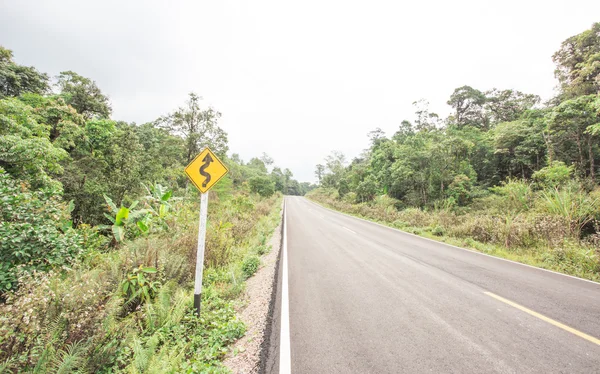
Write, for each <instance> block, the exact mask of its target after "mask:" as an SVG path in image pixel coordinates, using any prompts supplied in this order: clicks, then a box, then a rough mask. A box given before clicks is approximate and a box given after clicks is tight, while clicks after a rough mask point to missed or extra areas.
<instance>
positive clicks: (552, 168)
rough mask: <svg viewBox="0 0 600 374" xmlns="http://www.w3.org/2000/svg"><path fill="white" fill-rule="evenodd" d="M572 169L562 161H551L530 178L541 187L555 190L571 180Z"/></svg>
mask: <svg viewBox="0 0 600 374" xmlns="http://www.w3.org/2000/svg"><path fill="white" fill-rule="evenodd" d="M573 169H574V166H573V165H571V166H567V165H565V163H564V162H562V161H553V162H552V164H551V165H548V166H546V167H545V168H542V169H540V170H538V171H536V172H535V173H533V176H532V177H533V180H535V181H536V182H537V183H538V184H539V185H540V186H541V187H544V188H556V187H559V186H562V185H564V184H565V183H567V182H568V181H569V180H571V176H572V175H573Z"/></svg>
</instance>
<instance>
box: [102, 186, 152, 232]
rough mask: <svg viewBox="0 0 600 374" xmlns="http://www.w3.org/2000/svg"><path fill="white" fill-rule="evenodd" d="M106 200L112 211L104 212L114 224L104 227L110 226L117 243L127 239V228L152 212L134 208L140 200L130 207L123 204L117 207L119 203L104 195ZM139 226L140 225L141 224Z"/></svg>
mask: <svg viewBox="0 0 600 374" xmlns="http://www.w3.org/2000/svg"><path fill="white" fill-rule="evenodd" d="M104 200H106V204H107V205H108V210H109V212H110V213H111V214H107V213H104V216H105V217H106V218H107V219H108V220H109V221H111V222H112V225H111V226H103V227H102V228H110V229H111V231H112V234H113V237H114V240H115V241H116V242H117V243H121V242H123V240H125V230H126V228H127V227H128V226H129V225H130V224H133V223H136V222H139V220H140V219H141V218H143V217H145V216H146V215H148V213H149V212H150V211H149V210H148V209H139V210H134V209H135V207H136V206H137V205H138V203H139V202H138V201H134V202H133V203H131V205H130V206H129V207H124V206H122V205H121V207H119V208H117V205H116V204H115V203H114V202H113V201H112V199H111V198H110V197H108V196H106V195H104ZM137 226H138V227H140V225H137ZM140 230H141V228H140ZM146 231H147V230H146ZM142 232H144V230H142Z"/></svg>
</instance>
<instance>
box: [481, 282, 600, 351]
mask: <svg viewBox="0 0 600 374" xmlns="http://www.w3.org/2000/svg"><path fill="white" fill-rule="evenodd" d="M484 294H486V295H488V296H491V297H493V298H494V299H496V300H499V301H502V302H503V303H505V304H508V305H510V306H513V307H515V308H517V309H519V310H522V311H523V312H525V313H528V314H530V315H532V316H534V317H537V318H539V319H541V320H542V321H546V322H548V323H549V324H551V325H554V326H556V327H559V328H561V329H563V330H565V331H568V332H570V333H571V334H575V335H577V336H579V337H580V338H583V339H585V340H587V341H589V342H592V343H595V344H597V345H600V339H597V338H594V337H593V336H590V335H588V334H586V333H584V332H581V331H579V330H575V329H574V328H572V327H569V326H567V325H565V324H562V323H560V322H558V321H555V320H553V319H552V318H548V317H546V316H545V315H543V314H540V313H538V312H534V311H533V310H531V309H528V308H525V307H524V306H522V305H519V304H517V303H515V302H513V301H510V300H508V299H505V298H503V297H502V296H498V295H496V294H493V293H491V292H484Z"/></svg>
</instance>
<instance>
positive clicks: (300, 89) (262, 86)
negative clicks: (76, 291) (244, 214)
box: [0, 0, 600, 182]
mask: <svg viewBox="0 0 600 374" xmlns="http://www.w3.org/2000/svg"><path fill="white" fill-rule="evenodd" d="M598 21H600V1H596V0H586V1H582V0H570V1H566V0H565V1H554V0H550V1H548V0H546V1H527V0H518V1H513V0H503V1H494V2H491V1H480V0H479V1H463V0H459V1H448V0H446V1H427V0H420V1H378V0H369V1H350V0H339V1H338V0H329V1H328V0H318V1H317V0H303V1H295V2H292V1H283V0H253V1H233V0H212V1H203V0H201V1H198V0H197V1H177V0H173V1H149V0H145V1H131V0H129V1H113V0H103V1H94V2H92V1H80V0H54V1H45V0H38V1H32V0H19V1H2V2H0V44H2V45H3V46H4V47H6V48H9V49H12V50H13V52H14V55H15V60H16V61H17V63H19V64H23V65H28V66H30V65H33V66H35V67H36V68H38V70H40V71H42V72H46V73H48V74H50V75H51V76H56V75H58V73H59V72H61V71H65V70H73V71H75V72H77V73H79V74H81V75H83V76H86V77H89V78H92V79H93V80H95V81H96V83H97V84H98V86H99V87H100V88H101V89H102V91H103V92H104V93H105V94H107V95H108V96H109V97H110V101H111V105H112V108H113V118H114V119H117V120H124V121H128V122H136V123H138V124H141V123H145V122H148V121H152V120H154V119H156V118H157V117H159V116H161V115H165V114H167V113H170V112H172V111H173V110H175V109H176V108H178V107H179V106H182V105H183V104H184V103H185V101H186V98H187V95H188V93H189V92H195V93H197V94H198V95H200V96H202V97H203V105H205V106H206V107H208V106H212V107H214V108H215V109H217V110H219V111H220V112H222V114H223V117H222V119H221V122H220V125H221V127H222V128H223V129H224V130H225V131H226V132H227V133H228V135H229V148H230V153H232V152H234V153H238V154H239V155H240V156H241V157H242V159H244V160H246V161H247V160H249V159H250V158H252V157H255V156H260V155H261V154H262V153H263V152H266V153H267V154H268V155H270V156H271V157H272V158H273V159H274V160H275V164H276V165H278V166H280V167H282V168H285V167H287V168H289V169H290V170H291V171H292V172H293V173H294V177H295V178H296V179H298V180H300V181H309V182H314V181H315V179H316V178H315V176H314V169H315V165H316V164H318V163H322V162H323V160H324V158H325V157H326V156H327V155H328V154H329V153H330V152H331V151H332V150H339V151H341V152H343V153H344V154H345V155H346V157H347V158H348V159H349V160H350V159H352V158H353V157H356V156H358V155H359V154H360V153H361V151H362V150H363V149H365V148H367V147H368V137H367V134H368V132H370V131H371V130H374V129H375V128H377V127H379V128H381V129H383V130H384V131H385V132H386V133H387V135H388V136H389V135H392V134H393V133H394V132H395V131H396V129H397V128H398V125H399V124H400V122H401V121H402V120H404V119H408V120H412V119H413V118H414V107H413V105H412V103H413V102H415V101H417V100H420V99H425V100H427V101H429V103H430V106H429V108H430V111H432V112H436V113H438V114H440V116H442V117H446V116H447V115H448V114H449V112H450V108H449V107H448V106H447V105H446V101H447V100H448V98H449V96H450V95H451V94H452V92H453V91H454V89H455V88H457V87H460V86H463V85H470V86H472V87H474V88H477V89H480V90H482V91H484V90H488V89H491V88H494V87H495V88H499V89H516V90H519V91H522V92H526V93H534V94H538V95H540V96H541V97H542V98H543V99H548V98H550V97H552V95H553V94H554V89H555V86H556V80H555V79H554V73H553V72H554V64H553V62H552V58H551V57H552V54H553V53H554V52H555V51H556V50H558V48H559V47H560V43H561V42H562V41H563V40H564V39H566V38H568V37H569V36H572V35H575V34H578V33H580V32H582V31H584V30H586V29H588V28H590V27H591V25H592V23H593V22H598Z"/></svg>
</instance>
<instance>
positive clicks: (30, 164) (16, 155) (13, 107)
mask: <svg viewBox="0 0 600 374" xmlns="http://www.w3.org/2000/svg"><path fill="white" fill-rule="evenodd" d="M40 120H41V118H40V116H38V115H36V113H35V110H34V108H32V107H31V106H29V105H27V104H25V103H23V102H22V101H20V100H17V99H14V98H9V99H4V100H0V167H2V168H4V169H5V170H6V171H7V172H8V173H10V174H11V175H13V176H14V177H16V178H19V179H23V180H26V181H28V182H29V183H30V184H31V187H32V188H34V189H36V188H40V187H44V186H50V185H55V186H57V183H58V182H57V181H56V180H55V179H54V178H56V177H57V176H58V175H59V174H61V172H62V170H63V167H62V165H61V161H63V160H66V159H67V158H68V154H67V152H66V151H65V150H64V149H62V148H61V147H58V146H56V145H55V144H53V143H52V142H51V141H50V127H49V126H48V125H46V124H44V123H40V122H39V121H40Z"/></svg>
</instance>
